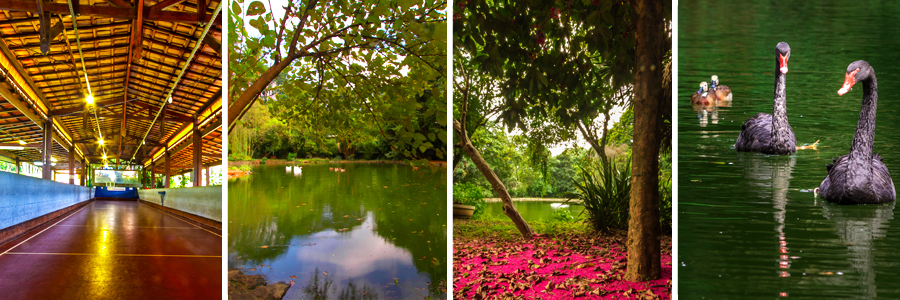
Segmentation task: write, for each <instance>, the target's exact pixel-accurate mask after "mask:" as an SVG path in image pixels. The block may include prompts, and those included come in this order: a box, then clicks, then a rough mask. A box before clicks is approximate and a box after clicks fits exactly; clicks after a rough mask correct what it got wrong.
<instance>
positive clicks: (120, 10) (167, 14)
mask: <svg viewBox="0 0 900 300" xmlns="http://www.w3.org/2000/svg"><path fill="white" fill-rule="evenodd" d="M76 3H77V2H76ZM43 6H44V7H43V8H44V9H43V11H45V12H49V13H53V14H61V15H69V6H68V4H67V3H44V4H43ZM0 10H8V11H26V12H36V11H38V4H37V2H35V1H26V0H4V1H2V2H0ZM75 11H76V13H78V15H81V16H97V17H109V18H118V19H129V20H133V19H136V18H137V9H136V8H134V7H113V6H96V5H76V8H75ZM142 17H143V18H144V19H145V20H147V21H167V22H180V23H190V24H196V23H198V21H197V20H201V22H200V23H207V22H210V21H211V22H213V23H214V24H216V25H219V26H221V24H222V18H221V16H213V15H211V14H206V16H202V17H201V16H198V13H192V12H177V11H164V10H161V9H152V7H151V9H146V10H144V11H143V14H142Z"/></svg>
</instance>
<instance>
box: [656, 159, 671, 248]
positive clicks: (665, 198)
mask: <svg viewBox="0 0 900 300" xmlns="http://www.w3.org/2000/svg"><path fill="white" fill-rule="evenodd" d="M659 225H660V226H659V228H660V231H661V232H662V233H663V234H669V235H671V234H672V154H671V153H668V154H665V155H663V156H662V158H661V159H660V161H659Z"/></svg>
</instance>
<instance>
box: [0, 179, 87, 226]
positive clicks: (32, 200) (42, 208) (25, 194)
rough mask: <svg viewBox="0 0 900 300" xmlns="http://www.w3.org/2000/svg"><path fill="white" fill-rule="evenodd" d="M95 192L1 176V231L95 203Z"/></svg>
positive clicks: (81, 187)
mask: <svg viewBox="0 0 900 300" xmlns="http://www.w3.org/2000/svg"><path fill="white" fill-rule="evenodd" d="M93 197H94V190H93V189H91V188H88V187H83V186H78V185H71V184H64V183H59V182H55V181H50V180H44V179H40V178H34V177H28V176H25V175H19V174H13V173H8V172H0V229H4V228H9V227H11V226H13V225H16V224H19V223H22V222H25V221H28V220H31V219H34V218H37V217H40V216H43V215H46V214H49V213H52V212H55V211H58V210H60V209H63V208H66V207H69V206H72V205H75V204H78V203H81V202H84V201H87V200H91V198H93Z"/></svg>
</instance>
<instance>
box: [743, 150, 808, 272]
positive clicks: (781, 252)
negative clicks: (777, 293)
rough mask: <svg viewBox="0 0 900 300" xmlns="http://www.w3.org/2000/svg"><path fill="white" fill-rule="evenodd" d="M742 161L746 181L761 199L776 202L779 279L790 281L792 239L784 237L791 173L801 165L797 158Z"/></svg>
mask: <svg viewBox="0 0 900 300" xmlns="http://www.w3.org/2000/svg"><path fill="white" fill-rule="evenodd" d="M738 160H739V161H741V162H742V165H743V166H744V178H745V179H749V181H748V182H750V183H751V185H753V186H754V188H752V190H753V191H754V192H756V193H758V194H759V197H760V198H763V199H772V207H773V208H774V209H775V212H774V213H773V216H774V217H775V233H776V234H777V236H778V240H777V241H776V242H777V243H778V276H780V277H790V276H791V273H790V268H791V260H792V259H793V258H797V256H791V253H790V249H789V248H788V239H787V236H786V235H785V233H784V228H785V224H784V223H785V217H786V214H787V203H788V198H787V194H788V188H789V187H790V185H791V178H792V175H791V173H792V172H793V171H794V165H795V164H796V163H797V158H796V157H790V156H788V157H770V156H765V155H759V154H739V155H738Z"/></svg>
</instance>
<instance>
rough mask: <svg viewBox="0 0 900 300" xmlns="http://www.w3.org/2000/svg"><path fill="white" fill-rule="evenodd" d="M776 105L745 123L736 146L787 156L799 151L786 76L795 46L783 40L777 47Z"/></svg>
mask: <svg viewBox="0 0 900 300" xmlns="http://www.w3.org/2000/svg"><path fill="white" fill-rule="evenodd" d="M775 56H776V59H775V100H774V102H775V104H774V105H773V106H774V108H773V110H772V114H771V115H770V114H765V113H758V114H756V115H755V116H753V117H752V118H750V119H748V120H747V122H744V125H743V126H741V134H740V135H738V138H737V142H735V143H734V149H736V150H737V151H742V152H762V153H765V154H777V155H785V154H791V153H794V152H797V139H796V138H794V132H793V131H791V125H790V124H788V118H787V103H786V101H787V100H786V99H785V98H786V97H785V94H784V76H785V74H787V72H788V65H787V63H788V59H789V58H790V57H791V47H790V46H788V44H787V43H785V42H781V43H778V45H777V46H775Z"/></svg>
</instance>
